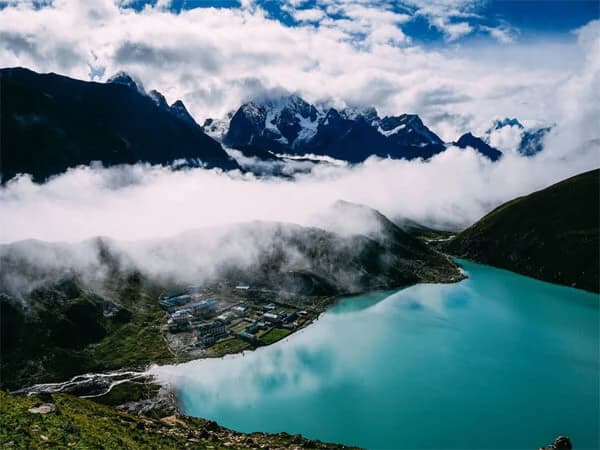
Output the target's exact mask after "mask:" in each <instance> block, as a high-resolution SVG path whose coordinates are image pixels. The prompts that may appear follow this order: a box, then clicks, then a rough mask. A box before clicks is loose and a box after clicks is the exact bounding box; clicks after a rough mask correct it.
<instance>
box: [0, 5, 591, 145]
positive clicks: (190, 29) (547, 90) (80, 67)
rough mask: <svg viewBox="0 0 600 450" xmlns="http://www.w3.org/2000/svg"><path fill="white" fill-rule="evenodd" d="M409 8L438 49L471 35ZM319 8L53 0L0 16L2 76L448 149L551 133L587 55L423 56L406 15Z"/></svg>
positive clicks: (461, 24) (208, 113)
mask: <svg viewBox="0 0 600 450" xmlns="http://www.w3.org/2000/svg"><path fill="white" fill-rule="evenodd" d="M411 4H412V7H413V8H414V10H415V14H421V15H423V16H426V17H428V18H429V19H430V20H431V23H434V22H436V21H437V23H438V24H439V25H440V27H445V29H446V31H445V33H446V35H447V37H448V39H456V38H457V37H458V36H461V35H463V34H464V33H467V32H469V31H470V30H469V27H470V25H468V23H467V19H468V18H469V17H471V16H472V15H473V14H474V13H473V11H474V6H473V5H472V4H473V2H462V3H460V4H458V3H456V2H433V3H430V2H416V1H412V2H411ZM319 5H320V6H322V7H323V9H324V10H325V11H329V10H330V9H331V11H332V14H333V13H334V12H335V11H338V13H339V14H340V16H336V18H331V17H324V18H322V19H320V20H319V22H318V26H315V25H314V23H313V22H308V23H307V24H306V25H302V24H301V25H299V26H295V27H286V26H284V25H282V24H281V23H280V22H278V21H276V20H272V19H269V18H268V17H267V14H266V13H265V11H263V10H262V9H261V8H260V7H258V6H256V5H251V6H250V7H248V8H242V9H212V8H198V9H193V10H184V11H182V12H181V13H179V14H172V13H170V12H168V11H166V10H165V9H164V8H162V7H154V8H151V7H146V8H145V9H144V10H143V11H141V12H139V13H138V12H135V11H133V10H130V9H120V8H118V7H117V6H116V5H115V4H114V3H113V2H112V0H94V1H90V2H70V1H65V0H62V1H59V0H57V1H55V2H54V6H53V7H46V8H41V9H39V10H35V11H34V10H32V9H31V8H30V7H29V6H27V4H25V3H21V4H19V5H18V6H16V7H6V8H4V9H2V10H0V36H1V39H0V65H2V66H16V65H22V66H27V67H30V68H32V69H34V70H38V71H43V72H46V71H54V72H58V73H64V74H67V75H69V76H73V77H77V78H84V79H86V78H88V77H89V73H90V68H91V67H93V68H94V69H95V70H98V72H96V73H102V72H101V69H105V71H104V73H103V75H102V77H103V78H104V79H105V78H107V77H108V76H110V75H112V74H113V73H115V72H117V71H118V70H122V69H124V70H127V71H129V72H131V73H133V74H134V75H137V76H138V77H139V78H140V79H141V80H142V81H143V83H144V85H145V86H146V87H147V88H148V89H158V90H159V91H161V92H163V93H164V94H165V96H166V97H167V100H169V101H174V100H175V99H178V98H181V99H183V100H184V102H185V103H186V105H187V106H188V109H189V110H190V111H191V113H192V114H193V115H194V116H195V117H196V119H197V120H198V121H202V120H203V119H204V118H206V117H221V116H223V115H224V114H225V113H227V112H229V111H230V110H231V109H234V108H236V107H237V106H239V104H240V102H241V101H243V100H245V99H248V98H250V97H252V96H253V95H256V94H260V93H264V92H265V91H269V90H273V89H285V90H287V91H290V92H299V93H300V94H302V95H303V96H305V97H306V98H307V99H308V100H310V101H316V100H327V101H331V102H333V103H336V104H344V103H351V104H360V103H362V104H371V105H374V106H376V107H377V108H378V110H380V111H381V112H382V113H384V114H392V113H394V114H396V113H401V112H413V113H418V114H420V115H422V116H423V118H424V120H425V121H426V123H427V124H429V125H431V126H432V128H433V129H434V130H435V131H437V132H439V133H440V134H442V135H443V137H444V138H445V139H448V140H452V139H455V138H456V137H457V136H458V135H459V134H461V133H462V132H464V131H466V130H467V129H475V128H477V127H483V126H486V125H488V124H489V123H490V122H491V120H492V119H493V118H495V117H497V116H504V115H506V116H511V117H518V118H520V119H522V118H532V119H542V120H543V121H545V122H555V121H556V119H557V118H556V117H555V108H554V107H553V106H552V105H553V104H554V103H555V102H556V101H557V99H556V94H555V92H556V91H557V86H558V85H559V84H560V83H562V82H563V81H564V80H565V79H566V78H568V77H570V76H573V75H576V74H577V73H578V72H579V71H580V69H581V65H582V61H583V58H581V57H579V56H577V55H581V54H582V53H583V52H584V50H583V49H584V48H588V47H580V46H578V45H577V44H576V43H572V44H564V45H563V47H562V48H561V52H562V53H564V54H565V55H567V57H568V58H569V64H557V62H556V58H555V56H554V55H555V52H556V46H552V45H549V44H547V43H537V44H536V43H534V44H527V45H525V44H523V45H513V46H510V47H512V49H511V52H512V53H507V51H506V50H503V49H502V48H499V47H493V46H489V47H487V48H483V47H479V48H478V49H475V50H473V49H472V48H470V47H459V48H450V49H428V48H424V47H421V46H418V45H415V44H412V43H411V42H410V40H409V39H408V38H407V36H406V35H405V34H404V32H403V31H402V26H403V25H404V24H405V23H406V22H407V20H409V19H410V16H409V15H407V14H399V13H397V12H393V11H391V10H390V9H389V8H387V7H386V6H385V4H383V5H384V6H382V7H378V6H377V5H378V4H377V3H374V2H360V3H359V2H343V3H342V2H336V3H335V4H330V5H329V6H328V5H326V4H325V3H319ZM457 5H458V6H457ZM302 6H303V5H302ZM290 7H294V6H293V5H291V6H290ZM328 8H329V9H328ZM334 10H335V11H334ZM296 11H302V10H298V9H296ZM306 14H309V13H306ZM310 14H314V17H316V13H314V12H311V13H310ZM587 51H588V52H591V51H593V49H589V48H588V50H587ZM524 55H525V56H524ZM482 61H483V62H482ZM442 91H443V92H444V95H443V96H441V95H440V94H439V93H440V92H442ZM458 99H460V101H457V100H458ZM446 100H447V102H446Z"/></svg>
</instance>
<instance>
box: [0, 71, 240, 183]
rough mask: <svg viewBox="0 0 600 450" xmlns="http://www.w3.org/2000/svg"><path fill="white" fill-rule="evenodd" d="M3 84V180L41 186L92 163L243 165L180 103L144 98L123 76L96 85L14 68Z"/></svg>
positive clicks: (2, 76) (0, 74)
mask: <svg viewBox="0 0 600 450" xmlns="http://www.w3.org/2000/svg"><path fill="white" fill-rule="evenodd" d="M0 84H1V89H0V93H1V98H0V105H1V107H2V111H1V112H2V114H1V122H0V127H1V129H2V135H1V143H0V144H1V147H2V154H1V161H0V173H1V175H2V181H7V180H9V179H10V178H12V177H13V176H15V175H16V174H18V173H30V174H32V175H33V177H34V179H35V180H37V181H43V180H44V179H46V178H47V177H49V176H51V175H55V174H59V173H62V172H64V171H65V170H66V169H67V168H69V167H74V166H77V165H81V164H85V165H87V164H90V162H92V161H101V162H102V164H104V165H105V166H112V165H115V164H133V163H136V162H139V161H141V162H148V163H151V164H167V163H171V162H173V161H174V160H178V159H186V160H189V161H190V163H192V164H205V165H207V166H208V167H220V168H223V169H233V168H236V167H237V164H236V163H235V162H234V161H233V160H232V159H231V158H230V157H229V156H228V155H227V154H226V153H225V151H224V150H223V148H222V147H221V145H220V144H219V143H218V142H216V141H215V140H213V139H212V138H210V137H209V136H207V135H206V134H205V133H204V132H203V131H202V128H201V127H200V126H199V125H198V124H196V123H195V122H194V121H193V119H191V118H190V117H189V115H187V111H186V110H185V106H183V104H182V103H181V102H175V103H174V104H173V105H171V107H166V108H165V106H164V98H162V99H161V97H162V96H161V97H159V95H160V94H158V93H152V94H151V95H146V94H145V93H144V92H143V91H141V88H138V86H137V85H136V84H135V82H133V80H131V78H128V77H127V76H126V75H125V74H121V75H120V76H119V77H116V78H114V79H113V80H111V81H110V82H108V83H95V82H87V81H80V80H75V79H72V78H68V77H65V76H61V75H57V74H54V73H49V74H38V73H36V72H33V71H30V70H27V69H22V68H10V69H1V70H0ZM157 94H158V95H157ZM161 100H162V101H161ZM190 119H191V120H190Z"/></svg>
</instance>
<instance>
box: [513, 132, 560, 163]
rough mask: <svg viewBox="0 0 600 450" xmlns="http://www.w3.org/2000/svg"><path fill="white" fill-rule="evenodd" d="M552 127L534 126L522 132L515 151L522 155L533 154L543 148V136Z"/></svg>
mask: <svg viewBox="0 0 600 450" xmlns="http://www.w3.org/2000/svg"><path fill="white" fill-rule="evenodd" d="M551 129H552V127H542V128H535V129H532V130H526V131H524V132H523V135H522V137H521V142H519V147H518V148H517V151H518V152H519V153H520V154H521V155H523V156H533V155H535V154H537V153H539V152H541V151H542V150H544V138H545V137H546V135H547V134H548V133H549V132H550V130H551Z"/></svg>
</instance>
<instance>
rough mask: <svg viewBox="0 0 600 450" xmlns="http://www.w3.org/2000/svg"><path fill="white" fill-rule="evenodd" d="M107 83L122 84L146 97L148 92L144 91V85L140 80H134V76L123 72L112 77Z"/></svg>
mask: <svg viewBox="0 0 600 450" xmlns="http://www.w3.org/2000/svg"><path fill="white" fill-rule="evenodd" d="M106 83H109V84H122V85H124V86H127V87H129V88H131V89H135V90H136V91H138V92H139V93H140V94H144V95H146V91H145V90H144V86H143V85H142V82H141V81H140V80H138V79H136V78H134V77H133V76H131V75H129V74H128V73H127V72H123V71H119V72H117V73H116V74H114V75H113V76H112V77H110V78H109V79H108V80H106Z"/></svg>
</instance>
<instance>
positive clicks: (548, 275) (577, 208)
mask: <svg viewBox="0 0 600 450" xmlns="http://www.w3.org/2000/svg"><path fill="white" fill-rule="evenodd" d="M599 181H600V169H596V170H592V171H590V172H586V173H583V174H580V175H577V176H575V177H572V178H569V179H567V180H564V181H561V182H560V183H557V184H554V185H552V186H550V187H548V188H546V189H543V190H541V191H538V192H534V193H533V194H530V195H527V196H525V197H519V198H517V199H515V200H512V201H510V202H508V203H505V204H503V205H501V206H499V207H498V208H496V209H495V210H494V211H492V212H491V213H489V214H488V215H486V216H485V217H483V218H482V219H480V220H479V221H478V222H477V223H475V224H474V225H473V226H471V227H470V228H468V229H466V230H465V231H463V232H462V233H460V234H459V235H458V236H457V237H456V238H454V239H452V240H451V241H449V242H448V243H447V244H446V245H445V250H446V251H448V252H449V253H451V254H453V255H456V256H459V257H462V258H466V259H470V260H474V261H477V262H481V263H485V264H490V265H493V266H497V267H502V268H505V269H509V270H512V271H515V272H519V273H522V274H524V275H528V276H531V277H534V278H539V279H541V280H545V281H549V282H552V283H558V284H564V285H567V286H573V287H577V288H579V289H585V290H588V291H593V292H600V288H599V281H598V278H599V267H598V260H599V258H600V255H599V245H600V241H599V234H600V229H599V219H598V216H599V204H600V194H599V192H600V183H599Z"/></svg>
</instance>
